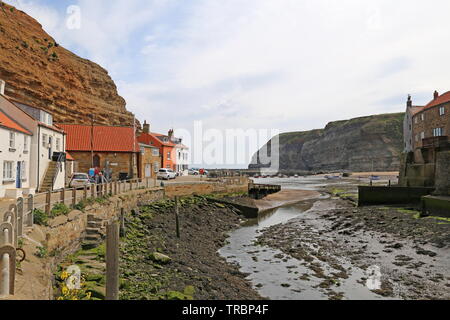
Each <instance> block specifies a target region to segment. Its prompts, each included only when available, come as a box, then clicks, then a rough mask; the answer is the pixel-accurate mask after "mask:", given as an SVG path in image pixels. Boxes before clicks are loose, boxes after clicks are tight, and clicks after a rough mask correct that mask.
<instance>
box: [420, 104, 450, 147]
mask: <svg viewBox="0 0 450 320" xmlns="http://www.w3.org/2000/svg"><path fill="white" fill-rule="evenodd" d="M443 106H444V107H445V115H443V116H441V115H439V108H440V106H436V107H433V108H430V109H427V110H425V111H423V112H420V113H418V114H416V115H415V116H414V117H413V121H412V123H413V146H414V149H416V148H421V147H422V139H421V137H420V134H421V133H422V132H425V138H430V137H433V129H435V128H444V135H446V136H448V135H449V133H450V103H446V104H443ZM422 115H423V116H424V120H422V118H421V117H422ZM416 119H417V123H416ZM416 135H419V141H416Z"/></svg>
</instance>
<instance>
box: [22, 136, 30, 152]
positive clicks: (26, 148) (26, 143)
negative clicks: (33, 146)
mask: <svg viewBox="0 0 450 320" xmlns="http://www.w3.org/2000/svg"><path fill="white" fill-rule="evenodd" d="M28 151H29V150H28V136H23V152H28Z"/></svg>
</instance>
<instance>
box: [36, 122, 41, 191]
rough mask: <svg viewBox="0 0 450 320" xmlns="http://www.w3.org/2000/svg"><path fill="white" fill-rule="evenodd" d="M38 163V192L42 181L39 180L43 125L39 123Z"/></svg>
mask: <svg viewBox="0 0 450 320" xmlns="http://www.w3.org/2000/svg"><path fill="white" fill-rule="evenodd" d="M37 156H38V165H37V185H36V193H37V192H38V190H39V185H40V181H39V171H40V170H39V169H40V166H41V164H40V162H41V126H40V125H38V153H37Z"/></svg>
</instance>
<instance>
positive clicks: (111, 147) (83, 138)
mask: <svg viewBox="0 0 450 320" xmlns="http://www.w3.org/2000/svg"><path fill="white" fill-rule="evenodd" d="M58 126H59V127H60V128H62V129H63V130H64V131H65V132H66V134H67V140H66V141H67V142H66V143H67V145H66V150H67V152H69V153H70V155H71V156H72V158H73V159H74V161H75V169H74V170H75V171H76V172H82V173H88V172H89V170H90V169H91V168H100V170H104V172H105V173H106V176H111V178H112V179H118V178H120V177H121V178H123V177H124V176H125V175H127V176H128V178H136V177H138V172H139V170H138V160H137V159H138V156H137V155H138V153H139V151H140V148H139V144H138V142H137V139H136V134H135V131H134V128H132V127H114V126H96V125H94V126H90V125H78V124H59V125H58Z"/></svg>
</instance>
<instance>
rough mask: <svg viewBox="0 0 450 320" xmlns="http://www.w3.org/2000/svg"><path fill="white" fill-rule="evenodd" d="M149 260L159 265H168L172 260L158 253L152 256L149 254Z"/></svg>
mask: <svg viewBox="0 0 450 320" xmlns="http://www.w3.org/2000/svg"><path fill="white" fill-rule="evenodd" d="M149 258H150V260H152V261H154V262H157V263H159V264H168V263H170V261H172V258H170V257H169V256H166V255H165V254H162V253H159V252H153V253H152V254H150V256H149Z"/></svg>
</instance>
